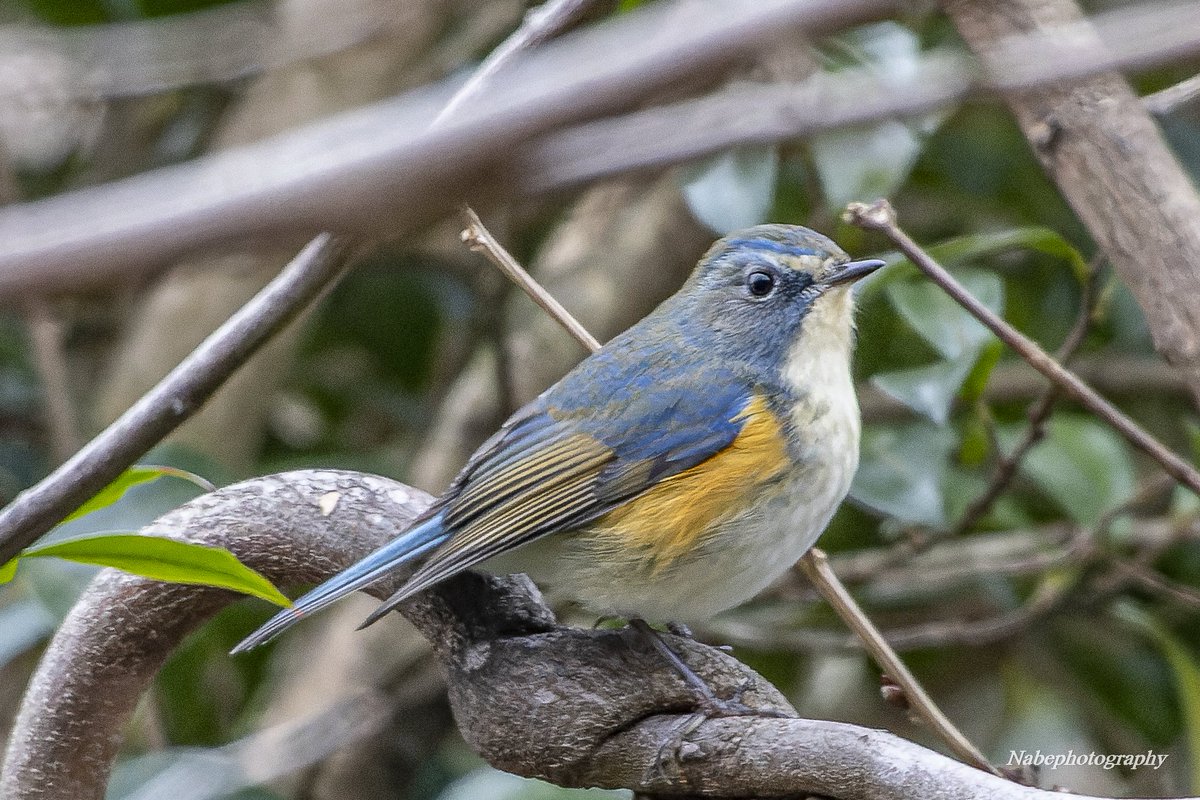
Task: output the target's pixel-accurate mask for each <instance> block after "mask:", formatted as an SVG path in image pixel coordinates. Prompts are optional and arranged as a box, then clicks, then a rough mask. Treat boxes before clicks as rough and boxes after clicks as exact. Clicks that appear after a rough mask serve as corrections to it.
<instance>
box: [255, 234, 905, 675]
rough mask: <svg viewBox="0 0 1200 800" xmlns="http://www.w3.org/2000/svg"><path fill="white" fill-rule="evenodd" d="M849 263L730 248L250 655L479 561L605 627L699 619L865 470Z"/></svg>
mask: <svg viewBox="0 0 1200 800" xmlns="http://www.w3.org/2000/svg"><path fill="white" fill-rule="evenodd" d="M881 266H883V262H882V261H878V260H869V261H851V260H850V258H849V257H848V256H847V255H846V253H845V252H843V251H842V249H841V248H839V247H838V246H837V245H836V244H834V243H833V242H832V241H830V240H829V239H828V238H826V237H825V236H822V235H820V234H818V233H816V232H814V231H811V230H809V229H807V228H801V227H796V226H791V225H760V226H758V227H754V228H750V229H748V230H744V231H740V232H738V233H735V234H732V235H730V236H727V237H725V238H724V239H721V240H720V241H718V242H717V243H716V244H714V245H713V246H712V248H710V249H709V251H708V253H706V254H705V256H704V258H703V259H701V261H700V263H699V264H698V265H697V267H696V269H695V271H694V272H693V273H692V275H691V276H690V277H689V278H688V280H687V282H686V283H685V284H684V286H683V287H682V288H681V289H680V290H679V291H678V292H677V293H676V294H675V295H673V296H672V297H670V298H668V299H667V300H666V301H665V302H663V303H662V305H660V306H659V307H658V308H657V309H655V310H654V311H653V312H652V313H651V314H650V315H649V316H647V317H646V318H645V319H643V320H642V321H641V322H639V323H637V324H636V325H634V326H633V327H632V328H630V329H629V330H627V331H625V332H624V333H622V334H621V335H619V336H617V337H616V338H615V339H613V340H612V341H611V342H609V343H608V344H607V345H605V346H604V347H603V348H601V349H600V350H599V351H598V352H596V353H595V354H593V355H591V356H590V357H588V358H587V359H585V360H584V361H583V362H582V363H580V364H579V366H577V367H576V368H575V369H574V370H572V371H571V372H570V373H568V374H567V375H566V376H565V377H564V378H563V379H562V380H560V381H559V382H558V383H556V384H555V385H554V386H552V387H550V388H549V389H548V390H546V391H545V392H544V393H543V394H542V395H541V396H540V397H538V398H537V399H536V400H534V401H533V402H531V403H529V404H528V405H527V406H525V407H524V408H522V409H521V410H520V411H518V412H517V413H516V414H514V415H513V416H512V417H511V418H510V419H509V420H508V421H507V422H505V423H504V425H503V426H502V427H501V428H500V430H499V431H498V432H497V433H496V434H495V435H493V436H492V437H491V438H490V439H488V441H486V442H485V443H484V444H483V446H481V447H480V448H479V450H478V451H477V452H476V453H475V455H474V456H472V458H471V459H470V461H468V463H467V465H466V466H465V467H464V468H463V470H462V472H461V473H459V475H458V477H457V478H455V480H454V481H453V483H451V485H450V487H449V488H448V489H447V490H446V492H445V494H443V495H442V496H441V498H439V499H438V500H437V502H436V503H434V505H433V506H432V507H430V509H429V510H428V511H427V512H426V513H425V514H424V515H423V516H422V517H421V518H420V519H419V520H418V521H417V522H416V523H415V524H414V525H413V526H412V527H411V528H410V529H409V530H408V531H407V532H405V533H403V534H401V535H400V536H399V537H397V538H396V539H394V540H392V541H391V542H389V543H388V544H386V545H384V546H383V547H381V548H380V549H379V550H377V551H375V552H374V553H372V554H371V555H369V556H367V557H366V558H364V559H363V560H361V561H359V562H358V563H357V564H355V565H353V566H352V567H350V568H348V569H346V570H345V571H344V572H342V573H340V574H338V575H336V576H335V577H333V578H331V579H330V580H328V581H326V582H325V583H323V584H321V585H319V586H317V587H316V588H315V589H313V590H312V591H310V592H308V593H307V594H305V595H303V596H302V597H301V598H300V599H299V600H297V601H296V604H295V607H294V608H292V609H289V610H285V611H282V612H280V613H279V614H277V615H276V616H275V617H274V618H272V619H271V620H269V621H268V622H267V623H266V624H265V625H263V627H261V628H260V629H259V630H258V631H256V632H255V633H253V634H252V635H251V636H249V637H248V638H247V639H246V640H245V641H243V642H242V643H241V644H239V645H238V647H237V649H236V650H235V652H238V651H241V650H246V649H248V648H250V647H254V646H256V645H258V644H260V643H262V642H265V641H267V640H268V639H270V638H272V637H274V636H275V635H277V634H278V633H279V632H281V631H282V630H284V629H285V628H287V627H289V626H290V625H292V624H293V623H294V622H296V621H297V620H299V619H300V618H302V617H304V616H307V615H309V614H311V613H313V612H315V611H317V610H319V609H321V608H324V607H325V606H328V605H329V604H331V603H333V602H334V601H336V600H338V599H339V598H341V597H343V596H345V595H347V594H349V593H350V592H353V591H354V590H356V589H361V588H363V587H364V586H367V585H368V584H370V583H372V582H374V581H375V580H377V579H378V578H380V577H381V576H382V575H384V574H385V573H388V572H391V571H392V570H395V569H397V568H400V567H402V566H408V567H409V568H411V569H414V570H415V571H414V572H413V573H412V575H411V577H409V579H408V581H407V582H406V583H405V584H404V585H403V586H402V588H401V589H400V590H399V591H397V592H396V593H395V594H394V595H392V597H391V598H390V599H388V600H387V601H386V602H384V603H383V604H382V605H381V606H380V607H379V608H378V609H377V610H376V611H375V612H374V613H373V614H372V615H371V616H370V617H368V619H367V621H366V622H365V623H364V625H365V624H369V623H370V622H372V621H374V620H375V619H377V618H378V617H380V616H381V615H383V614H384V613H386V612H387V611H389V610H391V609H392V608H394V607H395V606H396V605H397V604H399V603H401V602H403V601H404V600H405V599H407V598H409V597H412V596H413V595H414V594H416V593H418V592H420V591H422V590H423V589H427V588H429V587H430V586H433V585H434V584H436V583H438V582H439V581H442V580H445V579H446V578H449V577H450V576H452V575H454V574H456V573H458V572H461V571H463V570H466V569H468V568H470V567H474V566H477V565H479V566H482V567H484V568H486V569H489V570H492V571H495V572H526V573H528V574H529V575H530V577H531V578H533V579H534V580H535V581H537V582H538V583H540V584H542V585H543V586H546V587H547V588H548V590H549V592H550V594H551V596H554V595H556V594H558V595H563V596H566V597H569V598H572V599H574V600H576V601H578V602H579V603H581V604H582V605H583V606H585V607H586V608H588V609H590V610H593V611H595V612H597V613H599V614H602V615H605V616H614V617H622V618H627V619H652V620H659V621H674V622H688V621H696V620H701V619H705V618H708V617H710V616H711V615H714V614H716V613H718V612H720V611H723V610H725V609H728V608H732V607H733V606H736V605H738V604H740V603H743V602H745V601H746V600H749V599H750V598H751V597H753V596H754V595H756V594H757V593H759V592H760V591H762V590H763V589H764V588H765V587H766V586H767V585H768V584H769V583H771V582H772V581H773V580H774V579H775V578H777V577H778V576H779V575H780V574H782V573H783V572H784V571H785V570H786V569H788V568H789V567H790V566H791V565H792V564H794V563H795V562H796V561H797V560H798V559H799V558H800V557H801V556H802V555H803V554H804V553H805V552H806V551H807V550H808V549H809V548H810V547H812V545H813V543H814V542H815V541H816V539H817V537H818V536H819V535H820V534H821V531H822V530H824V528H825V526H826V525H827V524H828V522H829V519H830V517H832V516H833V513H834V511H835V510H836V509H837V507H838V505H839V504H840V503H841V501H842V499H843V498H844V497H845V496H846V492H847V491H848V490H849V487H850V480H851V478H852V477H853V475H854V471H855V469H856V468H857V466H858V445H859V429H860V422H859V412H858V402H857V399H856V398H855V395H854V385H853V383H852V381H851V376H850V356H851V351H852V348H853V342H854V330H853V315H854V308H853V298H852V295H851V292H850V285H851V284H852V283H854V282H855V281H857V280H858V279H860V278H862V277H864V276H866V275H868V274H870V273H872V272H874V271H875V270H876V269H878V268H879V267H881Z"/></svg>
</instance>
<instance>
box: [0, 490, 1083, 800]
mask: <svg viewBox="0 0 1200 800" xmlns="http://www.w3.org/2000/svg"><path fill="white" fill-rule="evenodd" d="M331 498H332V500H331ZM429 500H430V498H429V497H428V496H426V495H424V494H422V493H420V492H417V491H416V490H413V489H410V488H408V487H406V486H404V485H402V484H399V483H395V482H393V481H390V480H388V479H385V478H379V477H374V476H369V475H363V474H359V473H350V472H340V471H332V470H326V471H304V472H293V473H284V474H281V475H273V476H268V477H265V478H258V479H255V480H252V481H247V482H245V483H241V484H237V485H235V486H230V487H227V488H225V489H221V490H219V491H217V492H215V493H212V494H209V495H205V496H203V497H200V498H197V499H195V500H193V501H191V502H189V503H188V504H186V505H184V506H182V507H180V508H179V509H176V510H174V511H172V512H169V513H168V514H166V515H164V516H163V517H162V518H161V519H160V520H158V521H157V522H155V523H152V524H151V525H150V526H148V527H147V531H148V532H153V533H156V534H158V535H168V536H173V537H182V538H186V539H188V540H190V541H199V542H204V543H206V544H212V545H217V546H221V547H227V548H229V549H231V550H232V551H233V552H234V553H235V554H236V555H237V556H238V557H239V558H240V559H242V560H243V561H245V562H246V563H248V564H250V565H251V566H252V567H254V568H256V569H259V570H261V571H262V572H263V573H264V574H265V575H267V577H268V578H270V579H271V580H273V581H275V582H279V583H311V582H315V581H320V580H324V579H326V578H328V577H330V576H332V575H333V574H335V573H336V572H338V571H340V570H341V569H343V568H344V567H346V566H347V565H349V564H350V563H352V562H354V561H356V560H357V559H359V558H360V557H362V556H363V555H365V554H367V553H368V552H370V551H371V550H373V549H374V548H375V547H377V546H378V545H380V544H382V543H383V542H385V541H387V540H389V539H391V538H392V537H394V536H396V535H397V534H398V533H399V532H400V531H401V530H403V529H404V527H405V526H406V525H407V524H408V523H409V521H410V520H411V519H412V518H413V517H414V516H415V515H416V514H417V513H419V512H420V511H421V509H423V508H424V507H425V505H426V504H427V503H428V502H429ZM330 506H332V510H329V511H328V512H327V511H326V510H325V509H329V508H330ZM401 577H402V576H393V579H392V580H385V581H383V582H382V583H381V584H379V585H377V586H376V587H374V588H373V590H372V592H373V593H374V594H376V595H377V596H379V597H385V596H387V595H388V594H389V593H390V592H391V591H392V589H394V588H395V586H396V585H397V583H398V581H399V579H400V578H401ZM234 597H235V596H234V595H232V594H231V593H229V592H225V591H223V590H219V589H211V588H205V587H197V586H184V585H178V584H164V583H157V582H154V581H148V580H145V579H142V578H136V577H133V576H130V575H126V574H123V573H118V572H116V571H113V570H105V571H104V572H102V573H101V574H100V575H99V576H98V577H97V578H96V580H95V581H94V582H93V584H92V585H91V587H90V588H89V589H88V590H87V591H86V592H85V593H84V595H83V597H81V599H80V600H79V602H78V604H77V605H76V606H75V608H74V609H73V610H72V612H71V613H70V615H69V616H68V618H67V620H66V621H65V622H64V624H63V626H62V628H61V629H60V630H59V632H58V634H57V635H56V636H55V638H54V641H53V642H52V643H51V645H50V647H49V649H48V650H47V652H46V654H45V656H44V657H43V659H42V662H41V664H40V665H39V668H38V671H37V673H36V674H35V676H34V678H33V680H32V682H31V684H30V687H29V690H28V693H27V695H26V698H25V703H24V705H23V707H22V710H21V712H20V714H19V716H18V719H17V723H16V726H15V727H14V730H13V733H12V736H11V737H10V739H9V747H8V752H7V753H6V756H5V761H4V766H3V769H2V770H0V796H3V797H5V798H6V800H34V799H35V798H36V799H37V800H99V798H102V797H103V796H104V785H105V783H106V781H107V776H108V773H109V770H110V768H111V765H112V760H113V758H114V756H115V754H116V751H117V748H118V746H119V742H120V738H121V732H122V730H123V728H124V725H125V723H126V722H127V720H128V719H129V717H130V715H131V714H132V712H133V709H134V707H135V705H136V703H137V700H138V697H139V695H140V694H141V692H142V691H143V690H144V689H145V688H146V687H147V686H148V685H149V684H150V681H151V680H152V679H153V677H154V674H155V672H156V671H157V669H158V668H159V666H160V665H161V664H162V663H163V661H164V660H165V659H166V657H167V655H168V654H169V653H170V652H171V650H172V649H173V648H174V647H175V646H176V645H177V644H178V643H179V642H180V641H181V640H182V639H183V638H184V637H185V636H186V635H187V634H188V633H189V632H190V631H192V630H194V629H195V628H196V627H197V626H198V625H200V624H201V623H202V622H203V621H204V620H205V619H207V618H208V617H210V616H211V615H212V614H214V613H215V612H216V611H217V610H218V609H219V608H221V607H222V606H224V605H225V604H226V603H228V602H230V601H232V600H233V599H234ZM402 612H403V613H404V615H405V616H406V617H408V618H409V620H410V621H412V622H413V623H414V624H416V625H417V627H418V628H419V629H420V630H421V632H422V634H423V635H424V636H426V637H427V638H428V639H429V640H430V642H431V643H432V644H433V646H434V648H435V652H436V655H437V657H438V659H439V660H440V662H441V664H442V667H443V669H444V670H445V672H446V675H447V680H448V683H449V686H450V697H451V701H452V704H453V707H454V711H455V715H456V718H457V720H458V722H459V725H460V726H461V729H462V731H463V734H464V736H465V737H466V738H467V741H468V742H469V743H470V744H471V745H472V746H473V747H474V748H475V749H476V750H477V751H478V752H479V753H480V754H481V755H482V756H483V757H484V758H485V759H487V760H488V761H489V762H490V763H492V764H493V765H495V766H496V767H499V768H501V769H506V770H509V771H511V772H515V773H517V774H520V775H525V776H529V777H540V778H544V779H547V780H550V781H553V782H555V783H558V784H561V785H565V786H606V787H628V788H632V789H634V790H635V791H640V792H646V793H653V794H661V795H680V794H688V795H702V796H710V797H751V796H754V797H782V796H791V795H803V794H805V793H817V794H820V795H822V796H826V797H831V798H843V799H844V800H857V799H858V798H862V799H863V800H866V798H895V799H896V800H900V799H901V798H904V800H911V799H912V798H917V797H920V798H922V799H923V800H959V799H960V798H961V799H963V800H965V799H966V798H984V797H987V798H998V799H999V800H1009V799H1012V800H1016V799H1017V798H1021V800H1053V799H1054V798H1059V797H1061V795H1059V794H1057V793H1054V792H1048V791H1041V790H1038V789H1033V788H1029V787H1024V786H1020V785H1017V784H1014V783H1010V782H1008V781H1005V780H1003V779H1000V778H996V777H993V776H991V775H988V774H986V773H984V772H981V771H979V770H976V769H974V768H972V767H968V766H966V765H964V764H960V763H958V762H956V761H952V760H951V759H949V758H946V757H945V756H942V755H939V754H937V753H934V752H932V751H930V750H926V749H925V748H922V747H919V746H918V745H915V744H913V743H911V742H907V741H904V740H902V739H900V738H898V737H896V736H893V735H891V734H888V733H885V732H881V731H876V730H870V729H867V728H861V727H858V726H854V725H847V724H842V723H835V722H825V721H815V720H802V719H794V718H792V719H768V718H761V717H734V718H723V719H708V720H703V719H701V718H699V717H697V716H696V715H694V714H692V713H691V709H692V707H693V703H694V698H693V697H692V695H691V692H690V689H689V688H688V687H687V686H686V685H685V684H684V683H683V682H682V681H681V680H680V679H679V677H678V676H677V675H676V674H675V672H674V671H673V670H672V669H671V668H670V667H669V666H668V665H666V664H664V663H663V662H662V660H661V659H659V658H658V657H657V655H656V654H655V653H654V652H653V651H651V650H650V649H649V648H647V647H644V646H643V645H642V644H640V642H639V640H638V639H636V638H635V637H634V636H632V635H630V634H629V632H628V631H604V630H579V629H572V628H564V627H560V626H558V625H557V624H556V623H555V622H554V619H553V616H552V615H551V613H550V612H549V611H548V610H547V609H546V607H545V606H544V605H543V604H542V602H541V599H540V596H539V595H538V593H537V590H536V589H535V588H534V587H533V586H532V584H530V583H528V581H527V580H525V579H523V578H520V577H510V578H505V579H500V578H485V577H481V576H478V575H474V574H470V573H468V574H465V575H463V576H460V577H459V578H457V579H455V580H452V581H450V582H449V583H447V584H444V585H442V586H440V587H438V588H437V589H435V590H433V591H430V592H426V593H424V594H422V595H420V596H418V597H417V598H415V599H414V600H412V601H410V602H409V603H408V604H406V605H405V606H404V607H403V609H402ZM672 646H673V647H675V648H677V649H678V651H679V652H680V653H681V654H682V655H683V656H684V657H685V658H686V659H687V661H688V663H689V665H691V667H692V668H693V669H694V670H696V671H697V672H698V673H699V674H700V675H701V676H702V677H703V678H704V679H705V680H706V681H707V682H708V683H709V685H711V686H712V687H713V688H714V689H715V690H716V691H717V692H718V693H720V694H722V695H724V696H729V695H732V694H733V693H734V692H741V699H742V701H743V702H745V703H747V704H748V705H750V706H752V707H754V708H758V709H770V710H774V711H782V712H785V713H790V708H789V706H788V705H787V703H786V701H784V699H783V698H782V697H781V696H780V695H779V693H778V692H777V691H776V690H775V689H774V687H772V686H771V685H770V684H769V683H767V682H766V681H764V680H763V679H762V678H761V677H759V676H758V675H756V674H755V673H754V672H752V671H750V670H749V669H748V668H746V667H745V666H743V665H742V664H740V663H738V662H737V661H735V660H734V659H732V658H731V657H729V656H727V655H725V654H724V653H722V652H720V651H718V650H715V649H713V648H709V647H705V646H704V645H701V644H698V643H696V642H693V641H690V640H686V639H672Z"/></svg>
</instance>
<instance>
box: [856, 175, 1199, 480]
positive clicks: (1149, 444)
mask: <svg viewBox="0 0 1200 800" xmlns="http://www.w3.org/2000/svg"><path fill="white" fill-rule="evenodd" d="M1197 200H1198V203H1200V198H1198V199H1197ZM1197 213H1198V214H1200V208H1197ZM845 219H846V221H847V222H850V223H852V224H854V225H858V226H859V227H862V228H866V229H868V230H874V231H879V232H880V233H882V234H884V235H885V236H887V237H888V239H890V240H891V241H892V242H893V243H894V244H895V245H896V246H897V247H899V248H900V250H901V251H902V252H903V253H904V255H905V256H907V257H908V259H909V260H910V261H912V263H913V264H915V265H916V266H917V267H918V268H919V269H920V270H921V271H922V272H924V273H925V275H926V276H927V277H928V278H929V279H930V280H932V281H933V282H934V283H936V284H937V285H938V286H940V287H941V288H942V289H943V290H945V291H946V293H947V294H949V295H950V296H951V297H952V298H953V299H954V301H955V302H957V303H958V304H959V305H961V306H962V307H963V308H964V309H966V310H967V312H968V313H970V314H971V316H973V317H975V319H977V320H979V321H980V322H981V323H983V325H984V327H986V328H987V329H988V330H990V331H991V332H992V333H994V334H996V336H997V337H998V338H999V339H1000V341H1002V342H1004V343H1005V344H1006V345H1008V346H1009V347H1011V348H1012V349H1013V350H1015V351H1016V352H1017V354H1018V355H1020V356H1021V357H1022V358H1024V359H1025V360H1026V361H1027V362H1029V365H1030V366H1032V367H1033V368H1034V369H1036V370H1037V371H1038V372H1040V373H1042V374H1043V375H1045V376H1046V378H1048V379H1049V380H1051V381H1053V382H1054V383H1055V384H1057V385H1058V386H1059V387H1061V388H1062V390H1063V391H1064V392H1065V393H1066V394H1067V395H1068V396H1070V397H1071V399H1073V400H1075V401H1076V402H1078V403H1079V404H1080V405H1082V406H1083V407H1084V408H1086V409H1087V410H1088V411H1090V412H1092V413H1093V414H1095V415H1096V417H1097V418H1098V419H1100V420H1101V421H1103V422H1105V423H1106V424H1108V425H1110V426H1111V427H1112V428H1113V429H1114V430H1116V432H1117V433H1119V434H1121V436H1123V437H1124V438H1125V440H1126V441H1127V442H1129V443H1130V444H1131V445H1133V446H1134V447H1136V448H1137V449H1139V450H1141V451H1142V452H1143V453H1145V454H1146V455H1148V456H1150V458H1152V459H1154V460H1155V461H1156V462H1157V463H1158V465H1159V466H1160V467H1162V469H1163V471H1164V472H1166V473H1167V474H1168V475H1170V476H1171V477H1172V478H1174V479H1175V480H1176V481H1178V482H1179V483H1181V484H1182V485H1184V486H1186V487H1187V488H1189V489H1191V490H1192V491H1193V492H1196V493H1198V494H1200V472H1198V471H1197V470H1196V468H1195V467H1193V466H1192V465H1191V464H1189V463H1188V462H1187V461H1186V460H1184V459H1183V458H1181V457H1180V456H1179V455H1178V454H1176V453H1174V452H1172V451H1171V450H1170V449H1169V448H1167V447H1166V445H1164V444H1163V443H1162V442H1160V441H1158V440H1157V439H1155V438H1154V437H1153V436H1151V435H1150V434H1149V433H1148V432H1147V431H1146V430H1145V429H1144V428H1142V427H1141V426H1140V425H1138V424H1137V423H1136V422H1134V421H1133V420H1132V419H1130V418H1129V417H1128V416H1127V415H1126V414H1125V413H1124V412H1122V411H1121V410H1120V409H1118V408H1117V407H1116V406H1114V405H1113V404H1112V403H1109V402H1108V401H1107V400H1105V399H1104V398H1103V397H1101V396H1100V395H1099V394H1097V393H1096V390H1094V389H1092V388H1091V387H1090V386H1088V385H1087V384H1086V383H1084V382H1083V381H1081V380H1080V379H1079V377H1078V376H1077V375H1075V374H1074V373H1073V372H1071V371H1070V370H1068V369H1066V368H1065V367H1063V365H1062V364H1059V363H1058V362H1057V361H1055V360H1054V359H1053V358H1051V357H1050V355H1049V354H1048V353H1047V352H1046V351H1045V350H1043V349H1042V348H1041V347H1039V346H1038V345H1037V343H1036V342H1034V341H1033V340H1032V339H1030V338H1029V337H1027V336H1025V335H1024V334H1022V333H1021V332H1020V331H1018V330H1017V329H1016V328H1014V327H1013V326H1012V325H1009V324H1008V323H1007V322H1005V321H1004V319H1002V318H1001V317H1000V316H999V315H998V314H996V313H995V312H994V311H992V310H991V309H989V308H988V307H987V306H985V305H984V304H983V303H981V302H980V301H979V300H978V298H976V297H975V296H974V295H972V294H971V293H970V292H968V291H967V289H966V287H964V286H963V285H962V284H961V283H959V282H958V281H957V280H956V279H955V278H954V276H953V275H951V274H950V273H949V272H947V271H946V269H945V268H944V267H943V266H942V265H941V264H938V263H937V262H936V261H934V260H933V258H932V257H931V256H930V255H929V254H928V253H926V252H925V251H924V250H923V249H922V248H921V247H920V245H918V244H917V243H916V242H914V241H913V240H912V239H911V238H910V237H909V236H908V234H906V233H905V232H904V231H903V230H901V229H900V228H899V227H898V226H897V224H896V212H895V211H894V210H893V209H892V206H891V204H890V203H888V201H886V200H878V201H876V202H875V203H871V204H867V203H851V204H850V205H849V206H847V208H846V213H845ZM1198 233H1200V231H1198ZM1198 244H1200V241H1198ZM1197 255H1198V258H1200V253H1198V254H1197ZM1197 263H1200V261H1198V262H1197Z"/></svg>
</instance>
